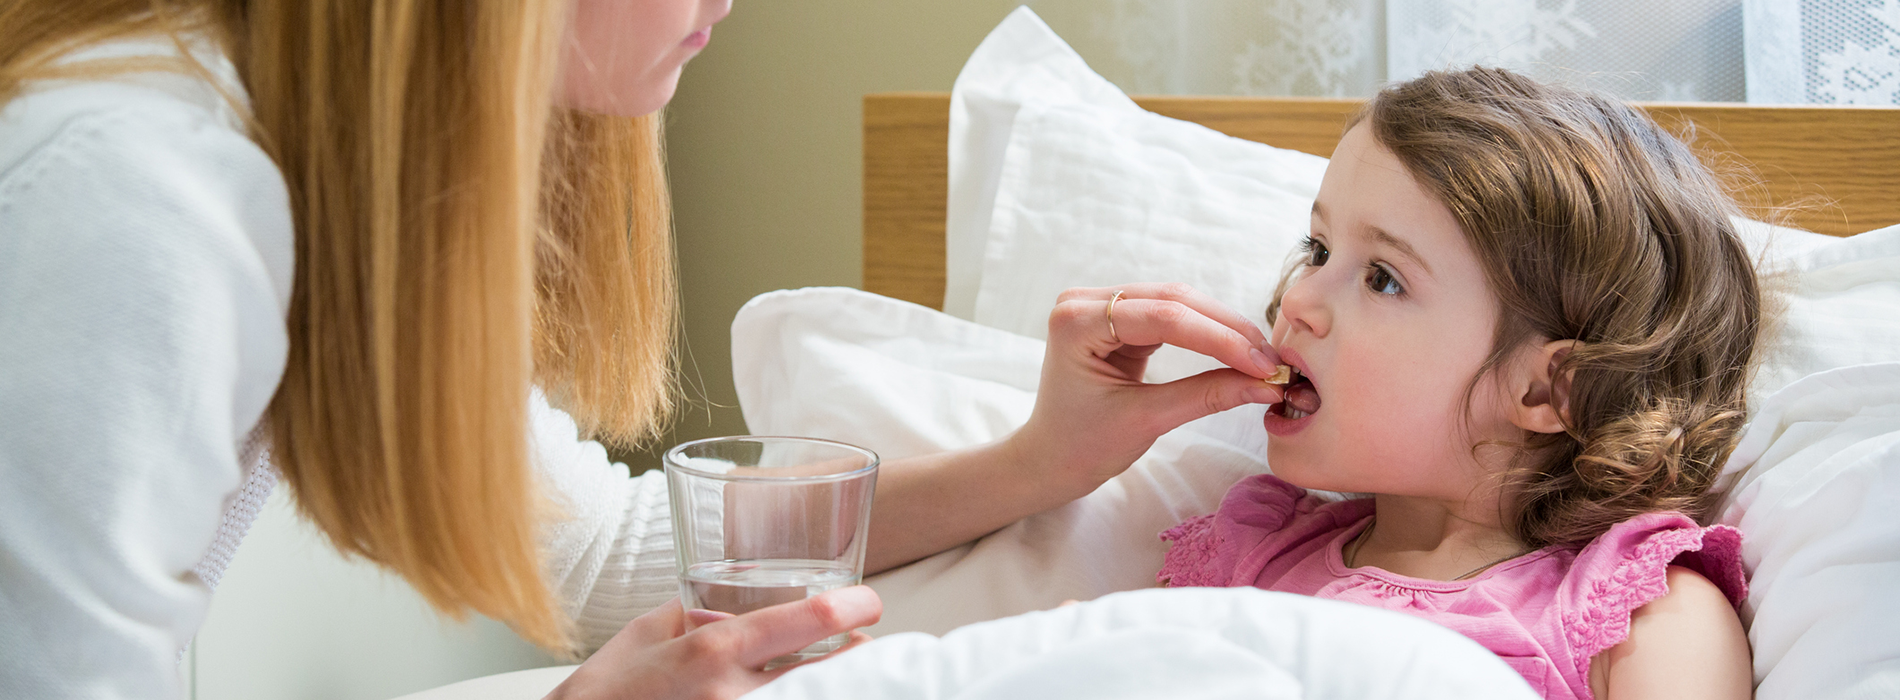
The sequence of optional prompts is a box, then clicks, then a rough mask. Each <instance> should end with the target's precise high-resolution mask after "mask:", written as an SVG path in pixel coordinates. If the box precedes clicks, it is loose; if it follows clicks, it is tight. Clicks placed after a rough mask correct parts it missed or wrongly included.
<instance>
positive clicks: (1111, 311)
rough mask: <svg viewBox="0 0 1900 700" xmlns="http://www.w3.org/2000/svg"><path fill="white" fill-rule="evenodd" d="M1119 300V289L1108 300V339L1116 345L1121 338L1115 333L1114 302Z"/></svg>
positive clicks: (1120, 292) (1120, 291)
mask: <svg viewBox="0 0 1900 700" xmlns="http://www.w3.org/2000/svg"><path fill="white" fill-rule="evenodd" d="M1121 298H1122V290H1119V289H1117V290H1115V295H1114V296H1111V297H1109V298H1108V312H1107V313H1108V337H1109V339H1111V340H1114V341H1115V344H1116V345H1120V344H1121V343H1122V337H1121V336H1120V335H1117V334H1116V333H1115V302H1117V301H1121Z"/></svg>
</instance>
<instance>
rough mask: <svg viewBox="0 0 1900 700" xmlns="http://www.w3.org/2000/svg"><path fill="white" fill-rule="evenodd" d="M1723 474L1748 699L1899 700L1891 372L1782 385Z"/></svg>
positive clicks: (1861, 371) (1896, 369) (1899, 458)
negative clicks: (1747, 655) (1733, 479)
mask: <svg viewBox="0 0 1900 700" xmlns="http://www.w3.org/2000/svg"><path fill="white" fill-rule="evenodd" d="M1888 262H1889V263H1890V264H1896V265H1897V266H1900V260H1895V259H1890V260H1888ZM1730 467H1731V469H1732V470H1734V471H1735V472H1736V476H1738V477H1739V481H1738V482H1737V483H1736V484H1735V486H1734V490H1733V491H1731V493H1730V501H1731V502H1730V503H1729V504H1728V505H1727V507H1725V508H1724V509H1723V512H1722V522H1724V523H1727V524H1729V525H1733V526H1736V527H1737V528H1740V529H1741V530H1742V532H1743V534H1744V537H1743V540H1742V557H1743V561H1744V562H1745V563H1746V564H1747V567H1748V569H1749V571H1751V572H1752V575H1751V576H1750V579H1749V591H1748V601H1747V604H1746V605H1745V606H1744V609H1743V612H1742V615H1743V620H1744V621H1745V622H1747V623H1749V630H1748V637H1749V642H1750V644H1751V646H1752V647H1753V649H1754V658H1755V680H1756V682H1757V683H1759V686H1758V687H1757V689H1756V697H1759V698H1762V699H1763V700H1775V699H1779V698H1790V699H1792V698H1814V697H1865V698H1874V697H1900V634H1896V633H1895V630H1896V629H1900V597H1896V596H1895V594H1896V593H1900V520H1896V519H1895V518H1894V516H1893V509H1894V506H1895V504H1900V363H1884V364H1871V365H1860V366H1855V367H1844V368H1840V369H1831V370H1827V371H1824V372H1821V373H1818V374H1813V375H1809V376H1807V377H1805V378H1802V379H1800V380H1797V381H1795V382H1794V383H1793V384H1790V385H1788V387H1787V388H1785V389H1783V390H1781V392H1779V393H1777V394H1775V395H1774V396H1773V397H1771V398H1769V399H1768V400H1767V401H1766V402H1764V404H1763V405H1762V407H1761V410H1760V412H1759V413H1758V414H1757V416H1756V417H1755V419H1754V421H1753V422H1751V424H1750V425H1749V428H1748V431H1747V433H1746V434H1745V435H1744V436H1743V438H1742V441H1741V444H1740V445H1738V446H1737V448H1736V451H1735V456H1734V458H1733V459H1732V460H1731V462H1730ZM1744 467H1745V468H1746V469H1745V470H1744Z"/></svg>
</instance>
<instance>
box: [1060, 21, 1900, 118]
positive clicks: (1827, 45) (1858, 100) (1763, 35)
mask: <svg viewBox="0 0 1900 700" xmlns="http://www.w3.org/2000/svg"><path fill="white" fill-rule="evenodd" d="M1029 5H1030V7H1032V8H1034V9H1035V10H1036V12H1037V13H1038V14H1041V15H1042V16H1043V17H1044V18H1045V19H1046V20H1047V21H1048V22H1049V23H1050V25H1051V26H1053V27H1054V28H1055V29H1056V31H1057V32H1059V33H1061V34H1062V35H1063V36H1064V38H1066V39H1068V40H1069V41H1070V43H1071V44H1073V45H1074V46H1075V47H1076V49H1077V51H1079V52H1081V53H1082V55H1083V56H1084V57H1085V58H1087V59H1088V60H1089V62H1090V64H1091V65H1093V66H1095V68H1096V69H1097V70H1098V71H1100V72H1101V73H1102V74H1103V75H1105V76H1107V77H1108V78H1109V79H1110V80H1112V81H1114V82H1115V83H1116V84H1118V85H1120V86H1122V87H1123V88H1124V89H1126V90H1128V91H1129V92H1133V93H1138V94H1139V93H1151V94H1209V95H1223V94H1225V95H1309V96H1325V97H1364V96H1367V95H1370V94H1371V93H1372V92H1373V91H1375V90H1377V89H1378V87H1379V86H1380V85H1382V84H1384V83H1386V82H1387V81H1390V80H1404V79H1406V78H1410V77H1412V76H1416V75H1418V74H1419V73H1421V72H1423V71H1425V70H1429V69H1431V68H1435V67H1441V66H1458V65H1469V64H1472V63H1482V64H1486V65H1497V66H1505V67H1509V68H1513V69H1516V70H1520V71H1523V72H1525V73H1528V74H1530V75H1533V76H1536V77H1539V78H1542V79H1546V80H1562V81H1565V82H1570V83H1582V84H1586V85H1590V86H1592V87H1596V88H1599V89H1602V90H1606V91H1608V92H1610V93H1612V94H1615V95H1618V96H1621V97H1623V98H1625V99H1632V100H1657V101H1700V102H1741V101H1749V102H1759V103H1817V104H1900V0H1672V1H1671V2H1665V3H1657V2H1641V1H1632V0H1596V1H1593V2H1585V1H1583V0H1031V2H1029Z"/></svg>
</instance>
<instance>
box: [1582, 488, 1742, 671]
mask: <svg viewBox="0 0 1900 700" xmlns="http://www.w3.org/2000/svg"><path fill="white" fill-rule="evenodd" d="M1657 517H1661V518H1671V519H1679V520H1680V521H1682V522H1683V523H1684V524H1685V526H1679V527H1674V528H1670V529H1662V530H1658V531H1656V532H1652V533H1650V534H1648V535H1646V536H1643V537H1644V539H1643V540H1642V541H1641V542H1638V543H1636V544H1635V545H1634V546H1633V547H1629V548H1628V549H1626V550H1625V551H1624V552H1623V556H1622V559H1621V560H1620V561H1618V562H1617V563H1616V565H1615V568H1614V569H1612V570H1611V573H1610V575H1609V576H1607V577H1604V578H1601V579H1598V580H1596V581H1593V582H1591V583H1590V588H1589V590H1588V591H1586V592H1585V594H1584V596H1583V601H1582V605H1581V606H1580V607H1578V608H1576V609H1573V610H1570V611H1567V612H1565V613H1564V615H1563V620H1564V635H1565V637H1566V641H1568V642H1569V643H1570V648H1571V649H1572V650H1574V651H1575V655H1574V656H1573V660H1574V661H1575V663H1576V672H1577V674H1578V675H1577V677H1579V678H1589V674H1590V662H1591V660H1592V659H1594V658H1595V657H1596V656H1597V655H1598V654H1600V653H1602V652H1604V651H1605V650H1608V649H1610V648H1612V647H1615V646H1616V645H1618V644H1622V643H1623V642H1624V640H1627V639H1629V634H1630V617H1631V615H1633V614H1634V613H1635V612H1636V610H1637V609H1638V608H1641V607H1643V606H1644V605H1648V604H1649V603H1650V602H1652V601H1654V600H1656V599H1658V598H1661V597H1663V595H1664V594H1667V593H1668V592H1669V585H1668V575H1669V566H1670V564H1680V565H1682V566H1686V567H1688V568H1690V569H1693V570H1695V571H1696V572H1697V573H1700V574H1702V575H1703V576H1704V577H1707V578H1708V579H1709V581H1710V582H1712V583H1714V584H1715V585H1716V586H1717V587H1719V588H1721V589H1722V593H1723V595H1725V596H1726V597H1727V598H1728V600H1729V603H1730V604H1732V605H1736V606H1738V607H1739V606H1740V605H1741V603H1742V601H1743V600H1744V599H1745V598H1747V596H1748V583H1747V574H1746V572H1745V571H1744V570H1743V568H1742V557H1741V542H1742V536H1741V532H1740V531H1739V530H1736V529H1735V528H1732V527H1728V526H1726V525H1715V526H1711V527H1708V528H1701V527H1697V526H1695V525H1694V523H1693V521H1690V520H1689V519H1688V518H1687V517H1684V516H1682V515H1680V514H1675V513H1668V514H1662V513H1652V514H1648V515H1644V516H1639V517H1638V518H1636V519H1633V520H1631V521H1629V522H1625V523H1623V524H1621V525H1618V526H1617V527H1616V528H1612V533H1614V532H1615V530H1618V529H1625V528H1633V527H1636V526H1639V524H1640V525H1647V526H1649V527H1656V526H1658V525H1659V524H1658V523H1656V522H1654V521H1653V520H1651V519H1652V518H1657ZM1639 521H1643V522H1640V523H1639ZM1663 527H1667V525H1663ZM1612 533H1605V537H1608V536H1610V535H1611V534H1612Z"/></svg>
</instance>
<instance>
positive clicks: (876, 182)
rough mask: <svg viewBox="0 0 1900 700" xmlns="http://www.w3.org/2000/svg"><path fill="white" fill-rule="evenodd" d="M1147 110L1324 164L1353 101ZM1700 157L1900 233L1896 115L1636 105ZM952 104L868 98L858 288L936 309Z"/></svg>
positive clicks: (1821, 225)
mask: <svg viewBox="0 0 1900 700" xmlns="http://www.w3.org/2000/svg"><path fill="white" fill-rule="evenodd" d="M1135 102H1137V103H1138V104H1140V105H1141V106H1142V107H1143V108H1145V109H1148V110H1150V111H1153V112H1157V113H1160V114H1164V115H1167V116H1170V117H1174V118H1176V119H1183V120H1187V121H1191V122H1196V123H1199V124H1202V125H1205V126H1207V127H1209V128H1212V129H1215V130H1218V131H1221V132H1223V133H1226V134H1229V135H1232V136H1237V137H1240V138H1244V139H1248V140H1252V141H1259V142H1262V143H1268V144H1272V145H1275V146H1279V147H1281V148H1293V149H1297V150H1301V151H1305V152H1307V153H1312V154H1316V155H1321V156H1331V155H1332V153H1333V147H1334V146H1335V145H1336V144H1337V143H1338V142H1339V136H1340V132H1341V127H1342V126H1343V125H1344V124H1345V122H1346V119H1347V118H1348V117H1349V116H1350V115H1351V114H1352V113H1353V111H1354V110H1356V109H1358V107H1359V105H1360V104H1361V101H1359V100H1339V99H1311V98H1268V97H1146V98H1142V97H1138V98H1135ZM1641 106H1642V107H1643V108H1644V109H1646V110H1648V111H1649V113H1650V115H1651V116H1652V117H1654V118H1655V119H1656V120H1657V121H1658V122H1660V123H1662V124H1663V125H1664V126H1665V127H1668V128H1671V129H1672V130H1674V131H1677V132H1678V133H1682V131H1683V130H1682V129H1681V128H1680V127H1681V126H1682V122H1683V121H1684V120H1689V121H1693V122H1694V124H1695V134H1696V136H1697V138H1696V143H1695V144H1694V145H1695V146H1696V147H1697V148H1699V149H1702V150H1703V151H1704V152H1705V153H1711V154H1723V155H1722V156H1721V157H1723V158H1726V157H1728V156H1733V157H1734V158H1736V159H1738V162H1739V163H1740V164H1742V165H1745V166H1747V167H1748V168H1749V169H1750V170H1752V171H1753V174H1754V175H1755V176H1756V177H1758V178H1760V179H1761V181H1762V185H1763V186H1760V187H1754V188H1749V189H1745V190H1743V191H1742V193H1741V194H1742V196H1743V198H1744V200H1745V203H1746V204H1748V205H1750V206H1752V207H1762V206H1777V207H1780V206H1791V205H1792V206H1794V207H1795V208H1794V209H1793V210H1792V211H1790V212H1789V217H1788V223H1790V224H1792V225H1795V226H1799V227H1801V228H1805V229H1808V230H1811V231H1818V232H1821V233H1826V234H1830V235H1835V236H1846V235H1852V234H1855V233H1859V232H1862V231H1868V230H1872V229H1875V228H1880V227H1882V226H1888V225H1892V224H1896V223H1900V108H1892V107H1763V106H1754V105H1730V104H1643V105H1641ZM949 134H950V95H949V93H886V94H875V95H868V96H866V97H865V98H864V288H865V289H866V290H868V291H872V292H876V293H878V294H882V295H885V296H888V297H895V298H898V299H903V300H906V301H911V302H915V303H918V304H923V305H925V306H929V307H931V308H937V309H941V308H943V288H944V272H943V259H944V257H943V256H944V244H943V234H944V199H945V197H946V193H947V190H948V184H947V183H948V180H949V166H948V162H947V161H948V156H947V153H946V150H947V149H946V144H947V142H948V140H949Z"/></svg>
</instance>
